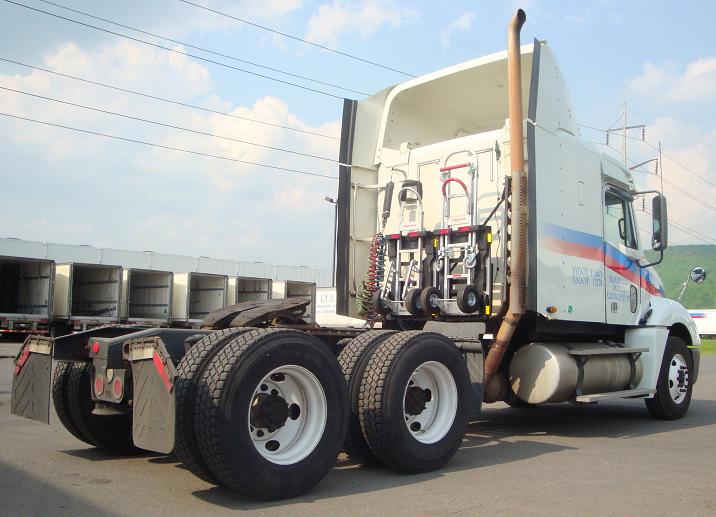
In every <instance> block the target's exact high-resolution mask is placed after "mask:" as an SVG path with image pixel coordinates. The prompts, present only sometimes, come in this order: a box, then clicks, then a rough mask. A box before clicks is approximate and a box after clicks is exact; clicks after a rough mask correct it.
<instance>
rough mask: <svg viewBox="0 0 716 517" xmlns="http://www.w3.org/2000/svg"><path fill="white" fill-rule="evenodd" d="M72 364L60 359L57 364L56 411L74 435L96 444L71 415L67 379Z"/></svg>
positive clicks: (55, 382)
mask: <svg viewBox="0 0 716 517" xmlns="http://www.w3.org/2000/svg"><path fill="white" fill-rule="evenodd" d="M72 365H73V363H68V362H65V361H59V362H58V363H57V365H56V366H55V371H54V373H53V376H52V404H53V405H54V406H55V413H57V417H58V418H59V419H60V422H61V423H62V425H63V426H64V428H65V429H67V430H68V431H69V432H70V434H72V436H74V437H75V438H77V439H78V440H80V441H83V442H85V443H87V444H89V445H95V444H94V442H93V441H92V440H91V439H90V437H88V436H85V435H84V434H82V432H81V431H80V429H79V428H78V427H77V425H76V424H75V423H74V421H73V420H72V416H71V415H70V408H69V405H68V399H67V381H68V380H69V376H70V368H71V367H72Z"/></svg>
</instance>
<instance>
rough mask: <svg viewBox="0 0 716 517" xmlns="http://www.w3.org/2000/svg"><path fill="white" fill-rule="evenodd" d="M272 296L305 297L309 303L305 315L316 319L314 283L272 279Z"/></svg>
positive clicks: (309, 318) (311, 319)
mask: <svg viewBox="0 0 716 517" xmlns="http://www.w3.org/2000/svg"><path fill="white" fill-rule="evenodd" d="M271 292H272V298H274V299H281V298H296V297H298V298H306V299H308V300H310V301H311V303H310V304H309V305H308V307H307V308H306V312H305V317H306V318H307V319H308V320H310V321H315V319H316V312H315V311H316V309H315V307H316V284H314V283H312V282H298V281H295V280H274V281H273V286H272V288H271Z"/></svg>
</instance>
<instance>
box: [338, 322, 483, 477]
mask: <svg viewBox="0 0 716 517" xmlns="http://www.w3.org/2000/svg"><path fill="white" fill-rule="evenodd" d="M368 334H373V335H372V336H368ZM380 334H384V335H383V336H380ZM354 341H355V342H356V343H355V344H356V346H355V347H354V349H355V350H354V352H353V354H352V356H351V357H352V358H353V361H352V364H354V365H357V367H354V368H353V369H352V370H350V369H347V368H346V366H345V364H351V362H347V361H342V360H341V357H340V356H339V362H341V365H342V366H343V370H344V374H345V375H346V377H347V380H348V385H349V390H351V392H353V393H357V396H353V397H352V399H351V413H352V418H351V421H350V429H349V432H348V437H349V438H348V440H347V441H346V446H345V450H346V452H347V453H348V454H349V455H350V456H351V457H353V458H354V459H356V460H359V461H361V460H362V461H365V459H366V458H367V459H369V460H374V461H377V462H379V463H382V464H383V465H386V466H389V467H392V468H395V469H397V470H401V471H404V472H410V473H418V472H427V471H431V470H435V469H437V468H440V467H441V466H443V465H444V464H445V463H446V462H447V461H449V460H450V458H452V457H453V456H454V454H455V453H456V451H457V449H458V448H459V446H460V444H461V442H462V439H463V437H464V435H465V432H466V429H467V422H468V418H469V415H470V414H471V411H472V403H473V400H472V398H471V397H470V393H472V387H471V385H470V379H469V374H468V371H467V366H466V365H465V360H464V358H463V357H462V355H461V353H460V351H459V350H458V349H457V348H456V347H455V345H454V344H453V343H452V342H450V341H449V340H448V339H447V338H445V337H444V336H441V335H439V334H434V333H428V332H420V331H411V332H401V333H391V332H382V333H381V332H380V331H376V332H372V333H366V334H364V335H362V336H359V337H358V338H356V339H355V340H354ZM366 342H368V343H370V344H369V345H368V344H366ZM350 347H351V345H350V344H349V346H348V347H347V348H346V350H349V349H350Z"/></svg>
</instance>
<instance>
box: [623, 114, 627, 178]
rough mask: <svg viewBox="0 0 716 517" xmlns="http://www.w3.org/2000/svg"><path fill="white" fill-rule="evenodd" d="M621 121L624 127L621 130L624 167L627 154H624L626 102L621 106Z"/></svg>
mask: <svg viewBox="0 0 716 517" xmlns="http://www.w3.org/2000/svg"><path fill="white" fill-rule="evenodd" d="M622 119H623V122H624V127H623V129H622V130H623V133H622V139H623V143H622V149H623V151H624V165H626V164H627V153H626V139H627V134H626V130H627V127H626V125H627V114H626V102H625V103H623V104H622Z"/></svg>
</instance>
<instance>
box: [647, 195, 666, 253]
mask: <svg viewBox="0 0 716 517" xmlns="http://www.w3.org/2000/svg"><path fill="white" fill-rule="evenodd" d="M651 220H652V229H653V232H652V235H651V248H652V249H653V250H654V251H664V250H665V249H666V247H667V246H668V245H669V238H668V233H669V231H668V229H669V226H668V218H667V216H666V197H664V196H663V195H662V194H657V195H656V196H654V198H653V199H652V200H651Z"/></svg>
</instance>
